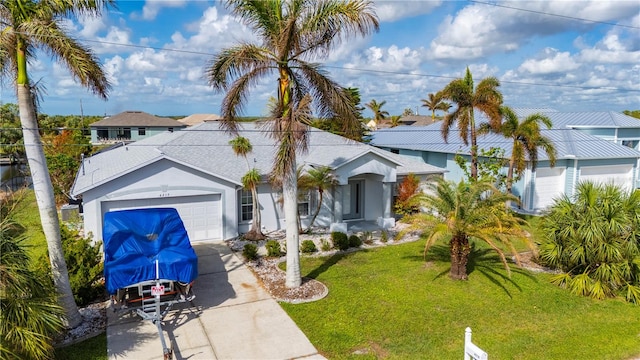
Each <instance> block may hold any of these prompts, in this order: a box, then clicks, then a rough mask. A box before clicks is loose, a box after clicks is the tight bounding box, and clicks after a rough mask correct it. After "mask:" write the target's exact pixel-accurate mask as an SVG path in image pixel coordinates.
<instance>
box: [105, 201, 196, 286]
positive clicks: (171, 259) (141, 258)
mask: <svg viewBox="0 0 640 360" xmlns="http://www.w3.org/2000/svg"><path fill="white" fill-rule="evenodd" d="M102 239H103V241H104V276H105V281H106V285H107V291H108V292H109V294H115V293H116V291H117V290H118V289H122V288H125V287H127V286H131V285H134V284H137V283H139V282H142V281H147V280H155V279H156V263H155V261H156V259H157V260H158V265H159V278H160V279H167V280H173V281H180V282H182V283H189V282H191V281H193V280H195V278H196V277H197V276H198V257H197V256H196V253H195V251H194V250H193V248H192V247H191V243H190V242H189V236H188V235H187V231H186V230H185V228H184V224H183V223H182V219H180V215H178V211H177V210H176V209H171V208H167V209H160V208H156V209H135V210H121V211H113V212H108V213H106V214H105V215H104V226H103V230H102Z"/></svg>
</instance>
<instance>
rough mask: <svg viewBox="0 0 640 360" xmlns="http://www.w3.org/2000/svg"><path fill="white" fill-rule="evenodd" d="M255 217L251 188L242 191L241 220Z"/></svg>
mask: <svg viewBox="0 0 640 360" xmlns="http://www.w3.org/2000/svg"><path fill="white" fill-rule="evenodd" d="M252 219H253V197H252V196H251V190H242V191H241V192H240V220H241V221H250V220H252Z"/></svg>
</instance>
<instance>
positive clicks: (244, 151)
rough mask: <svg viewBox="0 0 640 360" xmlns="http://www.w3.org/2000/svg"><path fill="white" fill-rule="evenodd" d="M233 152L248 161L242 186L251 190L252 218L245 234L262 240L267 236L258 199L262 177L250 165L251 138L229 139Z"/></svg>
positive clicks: (249, 237) (247, 236) (252, 238)
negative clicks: (264, 231) (263, 229)
mask: <svg viewBox="0 0 640 360" xmlns="http://www.w3.org/2000/svg"><path fill="white" fill-rule="evenodd" d="M229 144H230V145H231V148H232V149H233V152H234V153H235V154H236V155H238V156H242V157H243V158H244V160H245V162H246V163H247V173H246V174H245V175H244V176H243V177H242V179H241V180H242V186H243V187H244V188H245V189H248V190H249V191H251V206H252V219H251V229H249V232H248V233H246V234H245V235H244V236H245V237H246V238H247V239H249V240H262V239H264V238H265V236H264V234H263V233H262V216H261V213H260V202H259V200H258V185H259V184H260V180H261V179H262V177H261V175H260V172H259V171H258V169H256V168H252V167H251V166H250V165H249V159H248V158H247V155H248V154H249V153H250V152H251V151H253V146H252V145H251V142H250V141H249V139H247V138H246V137H243V136H237V137H236V138H234V139H232V140H231V141H229Z"/></svg>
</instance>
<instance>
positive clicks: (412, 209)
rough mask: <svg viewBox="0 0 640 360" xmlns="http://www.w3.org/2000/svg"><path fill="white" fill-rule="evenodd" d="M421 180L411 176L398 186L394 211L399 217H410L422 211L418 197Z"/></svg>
mask: <svg viewBox="0 0 640 360" xmlns="http://www.w3.org/2000/svg"><path fill="white" fill-rule="evenodd" d="M419 188H420V178H418V177H417V176H416V175H414V174H409V175H407V177H405V178H404V180H402V182H401V183H400V185H398V197H397V198H396V203H395V206H394V210H395V212H396V214H398V215H410V214H415V213H417V212H418V211H420V204H419V202H418V199H417V198H416V195H417V194H418V193H419Z"/></svg>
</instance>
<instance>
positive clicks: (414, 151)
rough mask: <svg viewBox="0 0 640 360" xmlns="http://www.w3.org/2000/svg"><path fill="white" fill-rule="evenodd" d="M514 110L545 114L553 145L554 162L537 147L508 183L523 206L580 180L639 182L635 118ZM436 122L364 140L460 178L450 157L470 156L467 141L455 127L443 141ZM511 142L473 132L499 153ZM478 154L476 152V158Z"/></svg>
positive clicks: (544, 202) (542, 204) (639, 132)
mask: <svg viewBox="0 0 640 360" xmlns="http://www.w3.org/2000/svg"><path fill="white" fill-rule="evenodd" d="M515 111H516V114H517V115H518V116H519V117H526V116H528V115H530V114H533V113H536V112H541V113H543V114H544V115H546V116H548V117H549V118H550V119H551V121H552V122H553V128H552V129H544V130H542V135H544V136H546V137H548V138H549V139H550V140H551V141H552V142H553V144H554V146H555V148H556V151H557V155H556V164H555V166H554V167H550V164H549V161H548V156H547V154H546V153H545V152H544V151H543V150H540V152H539V155H538V164H537V168H536V169H535V170H533V169H532V168H531V164H529V167H528V169H527V170H526V171H525V173H524V174H523V175H522V177H521V179H520V180H519V181H518V182H516V183H514V186H513V193H514V195H517V196H519V197H520V199H521V207H522V208H523V209H524V210H527V211H533V212H537V211H540V210H543V209H544V208H546V207H548V206H549V205H551V204H552V203H553V200H554V199H555V198H557V197H559V196H561V195H564V194H567V195H572V194H573V193H574V191H575V187H576V185H577V184H578V183H579V182H580V181H587V180H589V181H594V182H601V183H614V184H616V185H619V186H622V187H624V188H626V189H628V190H631V189H637V188H640V181H639V170H638V169H639V166H640V151H639V150H640V148H639V142H640V119H636V118H633V117H630V116H627V115H624V114H621V113H616V112H580V113H568V112H558V111H553V110H549V109H543V110H540V109H515ZM476 121H477V123H478V124H479V123H480V122H482V121H483V117H481V116H476ZM441 127H442V123H441V122H438V123H435V124H432V125H429V126H423V127H416V126H404V127H395V128H391V129H382V130H378V131H376V132H374V133H373V134H372V136H371V142H370V143H371V144H372V145H374V146H377V147H380V148H382V149H385V150H389V151H392V152H394V153H397V154H402V155H407V156H413V157H415V158H417V159H420V160H422V161H424V162H425V163H427V164H431V165H434V166H438V167H442V168H445V169H446V170H447V172H446V173H445V179H448V180H453V181H460V180H461V179H462V178H463V177H464V176H465V175H464V172H463V171H462V169H461V168H460V167H459V166H458V164H457V163H456V161H455V157H456V155H458V154H459V155H461V156H463V157H464V158H465V159H466V160H467V161H470V156H469V151H470V146H466V145H464V143H463V142H462V140H461V139H460V134H459V131H458V130H455V129H451V131H450V132H449V137H448V142H446V143H445V142H444V140H443V139H442V133H441ZM511 146H512V140H510V139H506V138H504V137H503V136H501V135H497V134H488V135H481V136H479V137H478V147H479V148H480V149H484V150H489V149H491V148H492V147H493V148H500V149H503V150H504V157H505V158H509V157H510V156H511ZM484 160H485V159H483V158H482V157H480V158H479V161H480V162H482V161H484ZM504 172H505V173H506V167H505V169H504Z"/></svg>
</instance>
